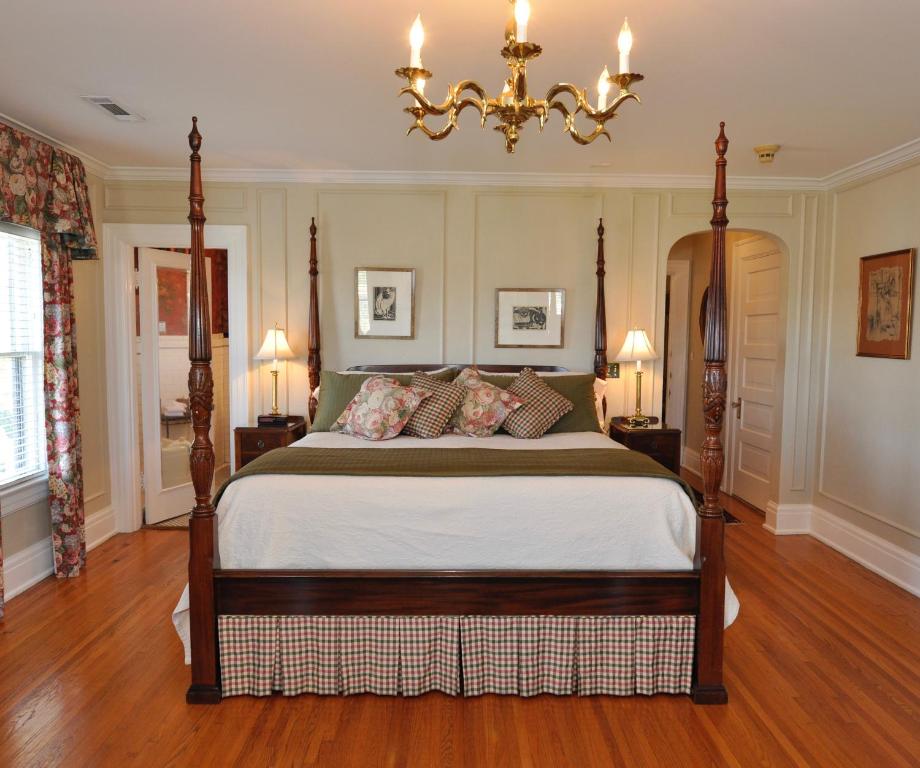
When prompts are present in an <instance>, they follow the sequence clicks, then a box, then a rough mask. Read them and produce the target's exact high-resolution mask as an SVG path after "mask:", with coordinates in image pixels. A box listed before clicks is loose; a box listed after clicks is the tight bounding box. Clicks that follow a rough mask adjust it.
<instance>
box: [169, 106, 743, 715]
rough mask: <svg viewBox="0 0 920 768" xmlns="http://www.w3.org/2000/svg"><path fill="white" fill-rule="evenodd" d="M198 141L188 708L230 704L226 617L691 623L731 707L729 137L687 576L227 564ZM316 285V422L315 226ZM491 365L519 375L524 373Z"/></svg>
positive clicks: (600, 311)
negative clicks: (725, 442) (726, 450)
mask: <svg viewBox="0 0 920 768" xmlns="http://www.w3.org/2000/svg"><path fill="white" fill-rule="evenodd" d="M723 129H724V124H723ZM189 145H190V147H191V149H192V154H191V158H190V165H191V181H190V194H189V202H190V213H189V221H190V224H191V228H192V240H191V242H192V255H191V307H190V323H189V358H190V361H191V371H190V373H189V396H190V406H191V416H192V424H193V429H194V433H195V440H194V443H193V445H192V450H191V456H190V463H191V473H192V480H193V483H194V487H195V498H196V504H195V508H194V509H193V510H192V517H191V521H190V526H189V528H190V557H189V626H190V640H191V665H192V683H191V687H190V688H189V690H188V693H187V700H188V701H189V702H190V703H216V702H218V701H220V699H221V695H222V693H221V669H220V655H219V650H220V649H219V638H218V616H241V617H247V616H263V617H264V616H281V617H284V616H294V617H298V616H321V617H336V616H377V617H393V616H396V617H406V616H409V617H446V616H458V615H459V616H465V615H473V616H495V617H502V616H512V617H515V616H516V617H521V616H557V617H566V616H568V617H584V616H587V617H608V616H621V617H622V616H639V617H642V616H651V617H655V616H661V617H677V616H687V617H692V618H693V619H694V620H695V650H694V658H693V671H692V688H691V695H692V697H693V700H694V701H695V702H696V703H701V704H718V703H724V702H725V701H726V698H727V696H726V691H725V688H724V685H723V681H722V643H723V629H724V616H725V593H726V585H725V562H724V557H723V537H724V526H723V518H722V511H721V509H720V507H719V505H718V489H719V485H720V482H721V478H722V471H723V456H722V444H721V439H720V433H721V427H722V418H723V412H724V405H725V384H726V383H725V366H724V362H725V339H726V334H725V228H726V225H727V223H728V220H727V218H726V215H725V212H726V206H727V200H726V191H725V166H726V161H725V153H726V151H727V148H728V141H727V139H726V138H725V134H724V130H722V131H720V134H719V138H718V139H717V141H716V151H717V161H716V181H715V196H714V200H713V211H714V215H713V219H712V227H713V235H714V241H713V259H712V271H711V287H710V291H709V298H708V310H707V324H706V343H705V352H706V370H705V381H704V413H705V420H706V442H705V444H704V446H703V449H702V454H701V461H702V469H703V481H704V488H705V490H704V500H703V504H702V506H701V507H700V508H699V509H698V510H697V516H696V535H695V553H694V556H693V564H692V565H693V567H692V569H683V570H598V569H594V570H570V569H567V570H547V569H541V570H522V569H512V570H507V569H506V570H498V569H476V570H472V569H464V570H457V569H452V570H437V569H435V570H430V569H427V570H418V569H388V568H384V569H377V568H375V569H335V570H332V569H300V570H297V569H252V568H239V569H237V568H234V569H231V568H221V564H220V554H219V548H218V542H217V516H216V514H215V506H214V504H213V503H212V499H211V495H210V494H211V483H212V479H213V471H214V453H213V447H212V445H211V442H210V439H209V429H210V412H211V409H212V406H213V395H212V377H211V369H210V359H211V349H210V328H209V313H208V296H207V288H206V282H205V279H204V278H205V272H204V242H203V231H204V222H205V216H204V197H203V194H202V182H201V157H200V154H199V149H200V147H201V135H200V134H199V132H198V129H197V119H196V118H193V127H192V132H191V134H190V135H189ZM597 233H598V250H597V264H596V267H597V268H596V276H597V305H596V315H595V344H594V351H595V355H594V363H593V370H594V372H595V374H596V375H597V376H598V377H600V378H605V377H606V375H607V359H606V350H607V333H606V318H605V297H604V263H605V259H604V239H603V238H604V228H603V223H602V222H601V223H600V224H599V226H598V230H597ZM309 276H310V312H309V332H308V339H309V354H308V377H309V383H310V412H311V416H312V415H313V413H314V412H315V408H316V400H315V397H314V393H315V391H316V388H317V386H318V384H319V380H320V370H321V361H320V330H319V308H318V266H317V255H316V224H315V221H314V222H311V225H310V261H309ZM435 367H438V366H432V365H427V366H421V365H408V366H407V365H391V366H374V367H373V368H374V370H375V371H378V372H380V371H383V372H394V373H395V372H397V371H405V370H409V371H415V370H419V369H427V370H431V369H432V368H435ZM490 368H491V369H492V370H494V371H498V370H506V371H514V372H517V371H520V370H521V368H522V366H490ZM538 442H539V441H538ZM608 442H610V441H608ZM281 450H289V449H281ZM330 477H331V475H330ZM241 484H242V482H241V483H240V485H241ZM222 503H223V502H222ZM691 514H692V512H691Z"/></svg>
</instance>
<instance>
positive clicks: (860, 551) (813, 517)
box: [764, 501, 920, 597]
mask: <svg viewBox="0 0 920 768" xmlns="http://www.w3.org/2000/svg"><path fill="white" fill-rule="evenodd" d="M764 528H766V529H767V530H768V531H770V532H771V533H773V534H775V535H777V536H783V535H793V534H806V533H807V534H808V535H810V536H811V537H812V538H815V539H817V540H818V541H820V542H821V543H823V544H826V545H827V546H829V547H830V548H831V549H835V550H837V551H838V552H840V553H841V554H842V555H845V556H846V557H848V558H850V560H853V561H854V562H856V563H859V564H860V565H862V566H863V567H865V568H868V569H869V570H870V571H872V572H873V573H877V574H878V575H879V576H881V577H882V578H884V579H887V580H888V581H890V582H891V583H893V584H896V585H897V586H899V587H901V589H904V590H907V591H908V592H910V593H911V594H912V595H916V596H917V597H920V555H916V554H914V553H913V552H909V551H908V550H906V549H904V548H903V547H899V546H898V545H897V544H892V543H891V542H890V541H886V540H885V539H883V538H881V537H879V536H876V535H875V534H874V533H870V532H869V531H867V530H865V529H863V528H860V527H859V526H856V525H853V524H852V523H850V522H848V521H847V520H844V519H843V518H841V517H837V515H833V514H831V513H830V512H828V511H827V510H825V509H821V508H820V507H816V506H814V505H813V504H779V505H777V504H775V503H773V502H772V501H771V502H770V503H769V504H768V505H767V510H766V520H765V522H764Z"/></svg>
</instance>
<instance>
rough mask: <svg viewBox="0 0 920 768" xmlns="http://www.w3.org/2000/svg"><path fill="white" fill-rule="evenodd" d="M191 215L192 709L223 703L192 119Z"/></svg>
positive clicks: (209, 387) (204, 287) (200, 206)
mask: <svg viewBox="0 0 920 768" xmlns="http://www.w3.org/2000/svg"><path fill="white" fill-rule="evenodd" d="M188 145H189V147H191V150H192V154H191V156H190V158H189V161H190V165H191V177H190V182H189V195H188V201H189V214H188V220H189V223H190V224H191V226H192V249H191V250H192V254H191V262H192V277H191V287H190V290H189V293H190V297H191V298H190V307H189V324H188V357H189V362H190V363H191V370H190V371H189V374H188V396H189V408H190V410H191V416H192V430H193V431H194V433H195V440H194V442H193V443H192V450H191V455H190V457H189V464H190V467H191V473H192V484H193V485H194V486H195V508H194V509H193V510H192V519H191V520H190V521H189V561H188V584H189V619H190V624H191V642H192V684H191V686H190V687H189V689H188V692H187V693H186V695H185V698H186V701H188V702H189V703H190V704H215V703H217V702H219V701H220V682H219V679H218V670H217V617H216V616H215V614H214V575H213V571H214V565H215V561H216V560H217V517H216V516H215V514H214V506H213V505H212V504H211V483H212V481H213V479H214V446H213V445H212V444H211V437H210V431H211V411H212V410H213V409H214V380H213V377H212V375H211V315H210V312H209V311H208V281H207V275H206V273H205V269H206V267H205V260H204V222H205V217H204V194H203V193H202V186H201V155H199V154H198V150H199V149H200V148H201V134H200V133H198V118H197V117H193V118H192V132H191V133H190V134H189V135H188Z"/></svg>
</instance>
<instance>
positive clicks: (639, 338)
mask: <svg viewBox="0 0 920 768" xmlns="http://www.w3.org/2000/svg"><path fill="white" fill-rule="evenodd" d="M657 357H658V355H657V354H656V353H655V348H654V347H653V346H652V342H650V341H649V340H648V336H646V334H645V330H644V329H642V328H633V329H632V330H631V331H629V332H628V333H627V334H626V341H624V342H623V346H622V347H621V348H620V353H619V354H618V355H617V360H619V361H620V362H635V361H637V360H655V359H656V358H657Z"/></svg>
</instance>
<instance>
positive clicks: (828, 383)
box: [814, 165, 920, 554]
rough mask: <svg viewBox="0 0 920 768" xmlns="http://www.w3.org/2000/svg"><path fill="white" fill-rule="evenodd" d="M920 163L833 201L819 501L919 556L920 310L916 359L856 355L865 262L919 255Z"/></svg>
mask: <svg viewBox="0 0 920 768" xmlns="http://www.w3.org/2000/svg"><path fill="white" fill-rule="evenodd" d="M918 204H920V165H914V166H913V167H910V168H906V169H903V170H900V171H897V172H895V173H891V174H889V175H886V176H883V177H882V178H878V179H875V180H873V181H869V182H866V183H863V184H860V185H858V186H854V187H852V188H849V189H845V190H842V191H838V192H836V193H835V194H833V196H832V205H833V216H832V219H831V221H830V229H831V232H832V240H831V246H830V248H829V249H828V252H827V255H826V260H825V263H824V264H823V265H822V270H821V271H822V273H823V274H824V275H825V278H824V282H825V285H826V291H825V292H826V295H827V296H828V307H827V335H826V344H824V345H822V346H823V352H824V355H823V357H822V360H821V363H822V367H823V377H822V378H823V384H824V391H823V403H822V409H821V413H820V422H819V431H818V434H819V437H820V444H819V449H820V450H819V452H818V453H817V455H816V457H815V458H816V460H815V464H814V471H815V474H816V477H817V484H816V494H815V504H816V505H817V506H818V507H821V508H823V509H825V510H827V511H829V512H831V513H833V514H835V515H838V516H840V517H842V518H844V519H845V520H847V521H849V522H851V523H853V524H855V525H857V526H859V527H861V528H864V529H866V530H868V531H870V532H872V533H875V534H876V535H878V536H881V537H882V538H884V539H887V540H889V541H891V542H893V543H895V544H897V545H899V546H901V547H904V548H905V549H908V550H909V551H911V552H914V553H917V554H920V348H918V344H920V311H918V310H920V307H918V306H917V305H916V301H917V288H916V285H915V288H914V301H915V306H914V312H913V332H912V338H913V351H912V358H911V359H910V360H888V359H878V358H870V357H857V356H856V323H857V306H858V294H859V288H858V284H859V283H858V281H859V259H860V257H862V256H869V255H871V254H875V253H883V252H886V251H893V250H898V249H901V248H920V217H918V216H917V212H918Z"/></svg>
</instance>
